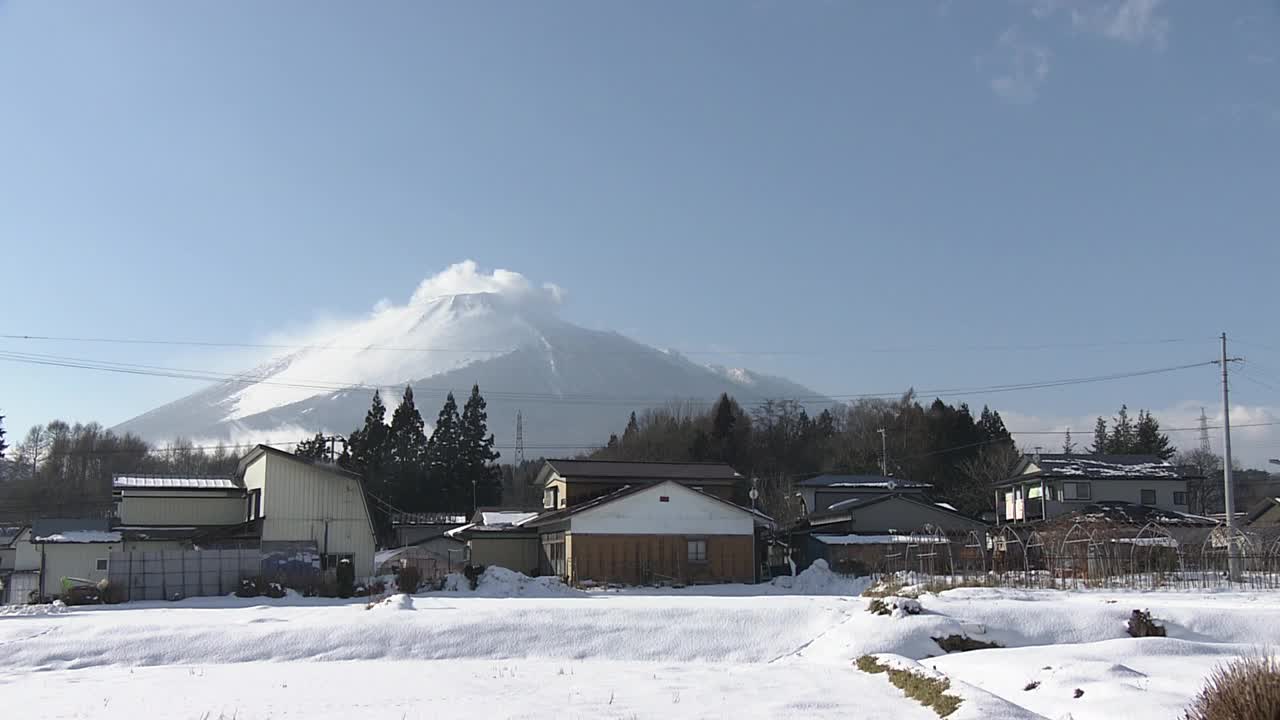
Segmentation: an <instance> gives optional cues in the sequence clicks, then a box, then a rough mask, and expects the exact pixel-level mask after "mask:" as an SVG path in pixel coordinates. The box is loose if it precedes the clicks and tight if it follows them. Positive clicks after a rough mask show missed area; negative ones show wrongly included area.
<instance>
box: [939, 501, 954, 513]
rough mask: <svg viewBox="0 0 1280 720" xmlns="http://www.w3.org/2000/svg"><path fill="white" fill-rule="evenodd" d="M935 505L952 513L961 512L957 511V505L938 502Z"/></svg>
mask: <svg viewBox="0 0 1280 720" xmlns="http://www.w3.org/2000/svg"><path fill="white" fill-rule="evenodd" d="M934 505H937V506H938V507H940V508H942V509H943V510H950V511H951V512H960V511H959V510H957V509H956V506H955V505H952V504H951V503H940V502H936V503H934Z"/></svg>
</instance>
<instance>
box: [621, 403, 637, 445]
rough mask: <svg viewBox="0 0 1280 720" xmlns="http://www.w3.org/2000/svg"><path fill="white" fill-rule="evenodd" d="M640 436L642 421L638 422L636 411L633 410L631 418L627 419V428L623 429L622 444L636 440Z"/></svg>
mask: <svg viewBox="0 0 1280 720" xmlns="http://www.w3.org/2000/svg"><path fill="white" fill-rule="evenodd" d="M639 436H640V423H638V422H636V411H635V410H632V411H631V419H630V420H627V429H626V430H623V431H622V444H623V445H626V444H627V443H628V442H629V441H632V440H635V439H636V438H638V437H639Z"/></svg>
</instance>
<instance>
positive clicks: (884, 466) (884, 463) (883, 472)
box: [876, 428, 889, 477]
mask: <svg viewBox="0 0 1280 720" xmlns="http://www.w3.org/2000/svg"><path fill="white" fill-rule="evenodd" d="M876 432H878V433H880V477H889V440H888V438H887V437H886V436H885V434H884V432H885V431H884V428H880V429H879V430H877V431H876Z"/></svg>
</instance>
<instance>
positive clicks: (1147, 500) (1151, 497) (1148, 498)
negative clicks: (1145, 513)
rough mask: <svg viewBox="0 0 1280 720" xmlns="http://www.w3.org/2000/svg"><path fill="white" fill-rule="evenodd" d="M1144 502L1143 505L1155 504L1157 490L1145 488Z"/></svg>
mask: <svg viewBox="0 0 1280 720" xmlns="http://www.w3.org/2000/svg"><path fill="white" fill-rule="evenodd" d="M1142 504H1143V505H1155V504H1156V491H1155V490H1143V491H1142Z"/></svg>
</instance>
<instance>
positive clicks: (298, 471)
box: [246, 453, 374, 577]
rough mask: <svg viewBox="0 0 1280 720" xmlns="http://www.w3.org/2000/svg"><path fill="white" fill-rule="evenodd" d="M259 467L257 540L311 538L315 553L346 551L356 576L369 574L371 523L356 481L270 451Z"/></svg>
mask: <svg viewBox="0 0 1280 720" xmlns="http://www.w3.org/2000/svg"><path fill="white" fill-rule="evenodd" d="M262 464H265V465H266V468H265V470H266V476H265V483H266V490H265V491H264V493H263V495H264V497H263V505H264V507H263V515H264V516H265V518H266V519H265V520H264V522H263V527H262V540H263V542H275V541H300V540H311V541H313V542H315V543H316V545H317V546H319V548H320V552H321V553H325V554H340V553H351V554H352V555H354V556H355V560H354V563H355V570H356V576H357V577H364V576H368V575H371V574H372V573H373V553H374V538H373V525H372V523H371V522H370V519H369V515H368V512H367V510H366V508H365V501H364V496H363V493H364V489H363V488H362V487H361V485H360V481H358V480H356V479H355V478H351V477H346V476H343V475H338V474H335V473H331V472H326V471H324V470H322V469H319V468H315V467H312V466H310V465H308V464H307V463H304V462H301V461H294V460H290V459H289V458H284V457H279V456H277V455H273V454H270V453H268V454H267V455H264V456H263V459H262V460H259V461H258V462H256V463H254V465H262ZM249 469H252V466H251V467H250V468H249ZM248 482H249V480H248V473H247V472H246V485H247V484H248Z"/></svg>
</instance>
